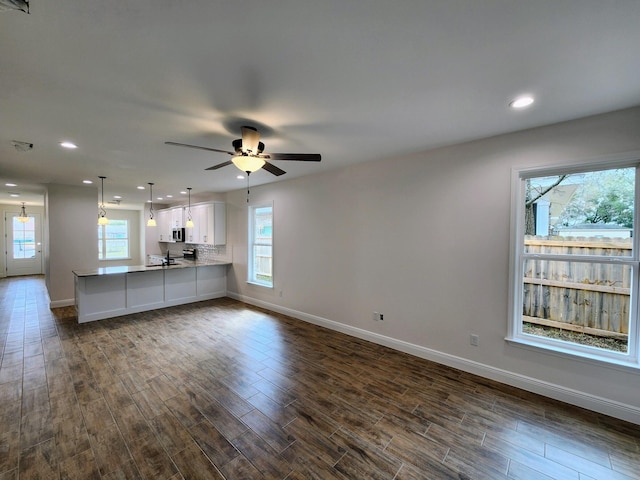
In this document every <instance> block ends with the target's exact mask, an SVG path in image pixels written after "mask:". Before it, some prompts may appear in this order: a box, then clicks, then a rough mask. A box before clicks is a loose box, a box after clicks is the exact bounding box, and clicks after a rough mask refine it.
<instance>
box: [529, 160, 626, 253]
mask: <svg viewBox="0 0 640 480" xmlns="http://www.w3.org/2000/svg"><path fill="white" fill-rule="evenodd" d="M635 170H636V169H635V168H634V167H632V168H619V169H612V170H599V171H595V172H582V173H572V174H565V175H555V176H546V177H536V178H528V179H525V180H524V181H525V208H524V211H525V219H524V222H525V226H524V230H525V245H524V252H525V253H548V254H563V255H566V254H568V255H595V256H619V257H620V256H621V257H629V256H631V255H632V240H631V239H632V237H633V229H634V225H633V211H634V198H635Z"/></svg>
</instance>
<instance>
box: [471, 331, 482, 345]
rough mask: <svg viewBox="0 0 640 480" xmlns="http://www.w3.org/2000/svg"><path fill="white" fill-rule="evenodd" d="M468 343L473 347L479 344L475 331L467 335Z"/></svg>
mask: <svg viewBox="0 0 640 480" xmlns="http://www.w3.org/2000/svg"><path fill="white" fill-rule="evenodd" d="M469 344H470V345H473V346H474V347H477V346H478V345H480V335H476V334H475V333H472V334H471V335H469Z"/></svg>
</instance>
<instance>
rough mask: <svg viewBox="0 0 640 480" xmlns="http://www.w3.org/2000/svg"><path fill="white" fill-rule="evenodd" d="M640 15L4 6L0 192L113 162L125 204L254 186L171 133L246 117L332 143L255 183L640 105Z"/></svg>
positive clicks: (198, 3) (294, 0)
mask: <svg viewBox="0 0 640 480" xmlns="http://www.w3.org/2000/svg"><path fill="white" fill-rule="evenodd" d="M639 24H640V1H638V0H562V1H558V0H535V1H531V0H399V1H396V2H390V1H388V0H322V1H313V2H312V1H302V0H272V1H264V0H236V1H225V2H222V1H211V0H191V1H182V0H178V1H176V0H136V1H134V2H129V1H121V0H116V1H109V2H106V1H104V0H84V1H77V0H57V1H55V2H52V1H45V0H31V14H30V15H27V14H25V13H22V12H18V11H8V12H7V11H5V12H0V59H1V68H0V182H1V183H0V203H8V202H10V201H11V199H10V198H9V196H8V192H9V191H10V190H18V191H19V192H20V193H21V195H22V196H21V197H20V198H18V199H17V200H18V201H25V200H26V201H37V200H38V199H39V201H40V202H42V197H41V193H40V192H42V191H43V190H44V187H43V186H44V185H45V184H47V183H59V184H70V185H81V182H82V180H83V179H92V180H94V181H95V182H96V184H98V185H99V180H98V178H97V177H98V176H99V175H104V176H106V177H107V180H106V181H105V200H106V199H110V198H111V197H112V196H113V195H115V194H119V195H122V196H123V201H124V202H125V203H142V202H144V201H145V200H147V199H148V191H146V190H145V191H139V190H136V186H137V185H140V184H142V185H146V183H147V182H154V183H155V184H156V185H155V186H154V197H155V196H157V195H166V194H169V193H170V194H174V195H176V197H178V196H179V193H178V192H179V191H180V190H183V189H184V188H185V187H193V193H194V197H195V198H197V196H198V194H201V195H202V194H203V193H204V192H224V191H229V190H235V189H238V188H244V182H243V181H241V180H238V179H237V178H236V175H238V174H239V173H241V172H240V171H239V170H237V169H236V168H235V167H233V166H227V167H224V168H222V169H220V170H216V171H205V170H204V169H205V168H206V167H209V166H212V165H215V164H217V163H220V162H223V161H226V160H228V159H229V157H228V156H227V155H225V154H218V153H213V152H204V151H199V150H192V149H181V148H177V147H171V146H167V145H165V144H164V142H165V141H174V142H181V143H190V144H196V145H202V146H207V147H213V148H219V149H224V150H231V149H232V148H231V142H232V140H233V139H235V138H238V137H239V136H240V130H239V128H240V126H241V125H244V124H249V125H254V126H257V127H258V128H259V129H260V130H261V131H262V133H263V138H262V140H263V141H264V143H265V144H266V149H265V151H266V152H269V151H271V152H293V153H321V154H322V162H321V163H319V164H318V163H303V162H284V161H280V162H274V163H275V164H276V165H277V166H279V167H280V168H283V169H284V170H286V171H287V174H286V175H283V176H281V177H278V178H276V177H274V176H272V175H271V174H269V173H267V172H266V171H259V172H256V173H255V174H252V176H251V179H252V184H254V185H255V184H262V183H266V182H271V181H277V180H279V179H287V178H292V177H294V176H299V175H305V174H309V173H314V172H319V171H322V170H324V169H333V168H337V167H340V166H344V165H348V164H353V163H357V162H363V161H370V160H376V159H381V158H387V157H392V156H397V155H403V154H409V153H412V152H418V151H423V150H427V149H431V148H434V147H438V146H443V145H447V144H453V143H459V142H463V141H467V140H471V139H476V138H481V137H487V136H492V135H496V134H500V133H505V132H511V131H516V130H521V129H524V128H529V127H535V126H540V125H546V124H550V123H555V122H559V121H564V120H570V119H573V118H578V117H582V116H586V115H591V114H597V113H602V112H607V111H612V110H617V109H621V108H625V107H629V106H636V105H639V104H640V82H639V80H640V49H639V48H638V46H639V45H640V28H638V25H639ZM524 92H527V93H531V94H533V95H535V97H536V103H535V104H534V105H533V107H531V108H530V109H528V110H526V111H513V110H510V109H509V108H508V106H507V104H508V102H509V101H510V100H511V99H512V98H513V97H514V96H516V95H518V94H521V93H524ZM13 140H19V141H26V142H30V143H33V144H34V148H33V150H32V151H29V152H18V151H17V150H16V149H15V148H14V147H13V145H12V141H13ZM62 140H71V141H74V142H76V143H77V144H78V145H79V148H78V149H77V150H74V151H68V150H63V149H61V148H60V147H59V145H58V144H59V142H60V141H62ZM399 168H401V167H400V166H399ZM7 182H13V183H17V184H18V187H15V188H13V189H11V188H9V187H5V186H4V185H5V183H7ZM94 185H95V184H94ZM94 188H95V186H94ZM34 194H35V195H34ZM156 194H157V195H156ZM15 200H16V199H13V201H14V202H15ZM174 200H175V199H174Z"/></svg>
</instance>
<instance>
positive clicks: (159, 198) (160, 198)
mask: <svg viewBox="0 0 640 480" xmlns="http://www.w3.org/2000/svg"><path fill="white" fill-rule="evenodd" d="M156 200H164V199H163V198H162V197H158V198H156Z"/></svg>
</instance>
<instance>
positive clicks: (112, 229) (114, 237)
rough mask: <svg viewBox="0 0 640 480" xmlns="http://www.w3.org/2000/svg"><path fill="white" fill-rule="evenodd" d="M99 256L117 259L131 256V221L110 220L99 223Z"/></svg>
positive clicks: (103, 258)
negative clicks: (107, 222) (105, 222)
mask: <svg viewBox="0 0 640 480" xmlns="http://www.w3.org/2000/svg"><path fill="white" fill-rule="evenodd" d="M98 258H99V259H100V260H117V259H123V258H129V221H128V220H111V219H110V220H109V224H108V225H98Z"/></svg>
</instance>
